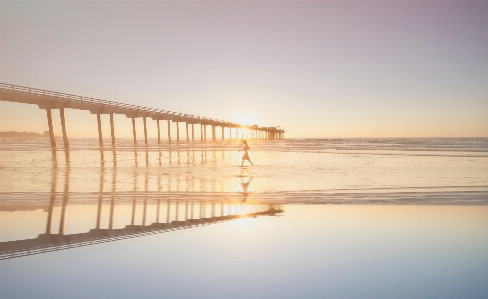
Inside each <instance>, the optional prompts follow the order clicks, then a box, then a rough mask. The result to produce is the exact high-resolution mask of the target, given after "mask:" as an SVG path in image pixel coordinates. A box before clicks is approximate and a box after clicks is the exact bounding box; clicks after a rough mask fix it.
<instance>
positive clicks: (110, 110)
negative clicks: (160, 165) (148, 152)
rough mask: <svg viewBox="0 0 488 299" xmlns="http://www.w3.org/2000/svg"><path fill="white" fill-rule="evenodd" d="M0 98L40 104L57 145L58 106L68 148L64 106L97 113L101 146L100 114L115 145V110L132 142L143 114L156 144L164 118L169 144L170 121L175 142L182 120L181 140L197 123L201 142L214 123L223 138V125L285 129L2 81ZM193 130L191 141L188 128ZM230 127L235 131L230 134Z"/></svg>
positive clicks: (265, 135)
mask: <svg viewBox="0 0 488 299" xmlns="http://www.w3.org/2000/svg"><path fill="white" fill-rule="evenodd" d="M0 100H1V101H8V102H16V103H24V104H33V105H37V106H39V108H40V109H44V110H46V114H47V122H48V128H49V136H50V140H51V146H52V147H56V140H55V138H54V131H53V123H52V110H53V109H58V110H59V115H60V118H61V129H62V133H63V145H64V148H65V149H67V148H69V140H68V133H67V130H66V117H65V113H64V110H65V109H78V110H87V111H89V112H90V113H91V114H96V115H97V123H98V140H99V144H100V146H103V138H102V136H103V132H102V122H101V117H100V116H101V115H102V114H108V115H110V133H111V141H112V146H114V145H115V134H114V131H115V129H114V126H115V124H114V119H113V115H114V114H122V115H125V116H126V117H127V118H130V119H132V134H133V137H134V144H137V140H136V135H137V132H136V127H135V119H136V118H142V120H143V123H144V143H145V144H146V145H147V144H148V136H147V119H152V120H155V121H156V125H157V129H158V144H161V131H160V121H166V122H167V125H168V143H169V144H171V142H172V139H171V130H170V128H171V123H174V124H175V125H176V142H182V140H180V127H179V123H184V124H185V129H186V135H185V137H186V138H184V140H183V141H184V142H195V134H194V126H195V125H197V126H198V125H200V129H201V130H200V132H201V136H200V142H207V136H206V135H207V134H206V133H207V126H210V127H211V129H212V130H211V132H212V136H211V141H212V142H215V141H217V136H216V135H217V127H221V129H222V140H224V133H225V132H224V131H225V129H228V130H229V139H232V137H233V136H234V139H238V136H239V134H238V133H239V130H240V131H241V136H244V132H246V133H249V134H246V135H247V136H246V138H247V139H271V140H274V139H284V134H285V131H284V130H282V129H280V128H279V127H260V126H258V125H253V126H247V125H242V124H238V123H234V122H230V121H223V120H216V119H212V118H206V117H201V116H195V115H188V114H183V113H177V112H172V111H166V110H161V109H156V108H148V107H142V106H137V105H130V104H124V103H118V102H113V101H106V100H100V99H94V98H89V97H84V96H77V95H71V94H66V93H61V92H55V91H49V90H42V89H37V88H31V87H24V86H18V85H13V84H7V83H1V82H0ZM190 128H191V130H192V133H191V141H190V134H189V130H190ZM233 129H234V131H235V134H233V132H232V131H233Z"/></svg>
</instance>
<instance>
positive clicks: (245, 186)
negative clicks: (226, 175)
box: [241, 175, 253, 203]
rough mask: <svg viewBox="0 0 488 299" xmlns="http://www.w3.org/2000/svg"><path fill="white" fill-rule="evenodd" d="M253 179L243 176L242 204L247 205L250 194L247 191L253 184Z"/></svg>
mask: <svg viewBox="0 0 488 299" xmlns="http://www.w3.org/2000/svg"><path fill="white" fill-rule="evenodd" d="M245 178H247V180H244V179H245ZM252 179H253V177H252V176H249V177H247V176H245V175H241V186H242V192H241V194H242V203H245V202H246V200H247V197H248V196H249V192H248V191H247V189H248V188H249V184H251V181H252Z"/></svg>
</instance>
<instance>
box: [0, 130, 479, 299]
mask: <svg viewBox="0 0 488 299" xmlns="http://www.w3.org/2000/svg"><path fill="white" fill-rule="evenodd" d="M248 142H249V146H250V147H251V151H250V157H251V159H252V161H253V163H254V166H249V164H248V163H247V162H246V163H245V166H244V167H241V156H242V152H239V149H240V148H241V147H242V144H241V142H240V141H239V140H232V141H227V140H226V141H219V142H207V143H200V142H195V143H194V144H188V143H180V144H175V143H173V144H171V145H169V144H168V143H167V141H165V140H163V142H162V144H161V145H157V142H156V140H149V145H148V146H145V145H144V144H142V145H141V144H139V145H137V146H134V145H133V144H132V140H131V139H117V144H116V146H115V147H112V146H111V145H110V140H104V143H105V145H104V147H103V148H100V147H99V145H98V140H97V139H70V150H69V151H65V150H63V148H62V146H61V147H60V146H59V145H62V140H60V139H58V140H57V144H58V148H57V150H52V149H51V147H50V144H49V140H47V139H43V138H38V139H11V138H5V139H1V142H0V276H1V277H2V279H1V280H0V297H1V298H36V299H38V298H99V297H104V298H105V297H106V298H136V297H137V298H195V297H199V298H230V297H232V298H487V297H488V285H487V284H486V281H488V255H486V252H488V138H445V139H444V138H434V139H429V138H422V139H417V138H406V139H399V138H391V139H286V140H274V141H270V140H248Z"/></svg>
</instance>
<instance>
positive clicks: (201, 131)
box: [200, 124, 203, 143]
mask: <svg viewBox="0 0 488 299" xmlns="http://www.w3.org/2000/svg"><path fill="white" fill-rule="evenodd" d="M200 142H202V143H203V125H202V124H200Z"/></svg>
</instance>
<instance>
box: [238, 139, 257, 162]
mask: <svg viewBox="0 0 488 299" xmlns="http://www.w3.org/2000/svg"><path fill="white" fill-rule="evenodd" d="M242 142H243V143H244V146H243V147H242V149H241V150H239V152H240V151H244V155H242V164H241V167H242V166H244V161H245V160H247V161H249V163H251V165H254V164H253V163H252V162H251V158H249V153H248V152H247V151H248V150H250V148H249V146H248V145H247V141H246V140H243V141H242Z"/></svg>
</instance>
